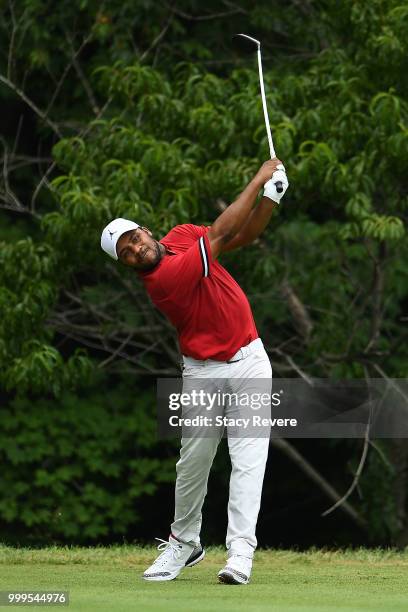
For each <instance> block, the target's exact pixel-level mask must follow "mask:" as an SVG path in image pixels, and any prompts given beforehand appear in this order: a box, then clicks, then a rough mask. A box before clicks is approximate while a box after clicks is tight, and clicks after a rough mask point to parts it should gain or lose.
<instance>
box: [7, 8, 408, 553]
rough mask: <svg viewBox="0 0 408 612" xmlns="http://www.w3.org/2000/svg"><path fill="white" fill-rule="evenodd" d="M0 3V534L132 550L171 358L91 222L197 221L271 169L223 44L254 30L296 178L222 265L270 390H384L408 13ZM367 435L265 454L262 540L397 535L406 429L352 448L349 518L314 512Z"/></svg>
mask: <svg viewBox="0 0 408 612" xmlns="http://www.w3.org/2000/svg"><path fill="white" fill-rule="evenodd" d="M1 11H2V14H1V17H2V18H1V20H0V36H1V41H2V44H1V49H2V53H1V64H0V100H1V105H2V113H1V116H0V125H1V143H2V151H3V153H2V166H3V172H2V179H1V183H0V207H1V208H0V217H1V228H0V240H1V252H0V260H1V261H0V279H1V288H0V305H1V317H0V385H1V396H0V397H1V408H0V415H1V428H0V457H1V464H2V478H1V479H0V490H1V495H0V500H1V501H0V537H1V538H2V539H3V540H4V541H8V542H19V543H27V542H28V543H31V544H33V543H45V542H50V541H58V542H68V543H73V542H78V543H84V542H85V543H96V542H100V541H101V542H109V541H122V540H123V539H127V540H134V539H137V540H149V539H150V538H152V537H154V536H156V535H161V534H162V533H167V531H166V530H167V529H168V525H169V523H170V521H171V519H172V512H173V483H174V477H175V472H174V464H175V459H176V457H177V452H178V450H177V444H176V443H174V444H173V443H170V442H163V441H158V440H157V438H156V430H155V380H156V377H157V376H174V375H177V374H178V372H179V370H178V363H179V359H180V355H179V352H178V347H177V342H176V338H175V335H174V332H173V330H172V329H171V327H170V326H169V324H168V323H167V322H166V321H165V320H164V318H163V317H162V316H161V315H160V313H158V312H157V311H155V310H154V309H153V308H152V306H151V304H150V302H149V300H148V299H147V297H146V295H145V294H144V292H143V290H142V288H141V286H140V284H139V283H138V281H137V279H136V278H135V276H134V274H132V273H131V272H129V271H128V270H124V269H122V268H120V267H119V266H115V265H113V264H112V263H110V262H109V261H108V260H107V258H105V257H103V254H102V253H101V251H100V247H99V238H100V232H101V229H102V227H103V226H104V225H105V224H106V222H107V221H109V220H110V219H111V218H114V217H116V216H123V217H130V218H135V219H137V220H143V223H144V224H145V225H147V226H148V227H150V228H151V229H152V231H153V232H154V235H155V236H156V237H157V238H159V237H161V236H162V235H164V233H166V232H167V231H168V229H169V228H171V227H172V226H174V225H175V224H177V223H184V222H193V223H200V224H201V223H211V221H212V220H213V219H214V218H215V217H216V216H217V215H218V214H219V212H220V211H221V210H223V207H224V206H225V205H226V204H228V203H229V202H231V201H232V200H233V198H234V197H235V196H236V195H237V194H238V193H239V192H240V191H241V190H242V188H243V186H244V185H245V184H246V182H247V181H248V180H250V178H251V177H252V175H253V173H254V172H256V170H257V168H258V167H259V166H260V164H261V163H262V162H263V161H264V160H265V159H267V157H268V146H267V140H266V135H265V130H264V125H263V122H262V108H261V102H260V97H259V91H258V89H259V83H258V77H257V70H256V64H255V60H254V58H252V59H251V58H247V59H242V58H241V57H239V56H238V55H237V54H236V52H235V51H234V49H233V48H232V45H231V36H232V35H233V34H234V33H236V32H242V31H243V32H248V33H250V34H252V35H254V36H256V37H258V38H259V39H260V40H262V45H263V57H264V73H265V86H266V90H267V97H268V105H269V112H270V120H271V125H272V128H273V134H274V140H275V144H276V150H277V152H278V155H279V157H280V158H281V159H282V160H283V161H284V162H285V165H286V168H287V172H288V175H289V178H290V182H291V186H290V191H289V192H288V194H287V195H286V197H285V201H284V204H283V206H281V207H280V208H279V211H278V212H277V213H276V214H275V216H274V218H273V220H272V221H271V223H270V224H269V226H268V228H267V229H266V231H265V232H264V234H263V235H262V236H261V238H260V239H259V240H258V241H257V242H256V243H255V244H254V245H252V246H250V247H247V248H245V249H244V250H242V251H241V252H240V253H239V255H238V254H237V253H232V254H228V255H226V256H224V261H223V263H225V265H226V267H227V268H228V269H229V270H230V271H231V272H232V274H233V275H234V276H235V278H236V279H237V280H238V281H239V282H240V284H241V285H242V286H243V288H244V289H245V291H246V292H247V295H248V297H249V299H250V302H251V304H252V307H253V310H254V314H255V318H256V321H257V326H258V330H259V332H260V335H261V337H262V338H263V340H264V343H265V345H266V348H267V350H268V353H269V355H270V358H271V361H272V365H273V369H274V372H275V376H299V375H300V374H302V375H304V374H306V375H308V376H316V377H332V378H364V377H365V376H371V377H380V378H385V379H388V378H405V377H406V375H407V349H406V337H407V332H406V328H405V324H406V320H407V315H406V309H407V305H408V279H407V272H406V266H405V265H404V264H405V261H406V256H407V240H406V230H405V221H406V216H407V205H408V198H407V195H408V193H407V183H406V168H407V163H408V104H407V93H408V76H407V75H408V59H407V58H408V53H407V51H408V50H407V41H408V7H407V6H406V5H405V4H404V3H403V2H401V1H398V0H373V1H372V2H370V3H355V2H352V1H351V0H344V1H343V2H341V3H339V2H336V1H335V0H315V1H311V0H310V1H307V2H299V1H297V0H289V1H288V2H286V3H285V7H284V9H283V8H282V5H281V3H279V2H278V1H277V0H273V1H269V2H266V1H263V0H261V1H258V2H257V3H256V6H254V3H252V2H249V1H245V0H238V1H236V2H229V1H221V2H220V1H218V2H215V1H210V2H207V3H205V6H203V5H202V3H198V2H193V1H187V0H182V1H179V2H169V3H167V2H151V1H148V0H147V1H137V2H134V1H130V0H122V1H121V2H117V1H114V0H111V1H109V2H103V3H102V4H101V3H99V2H93V1H88V0H72V1H71V2H67V1H66V0H61V1H60V2H58V3H57V4H55V3H53V2H51V1H48V2H47V1H46V0H19V2H15V1H13V0H9V2H8V3H4V5H3V7H2V9H1ZM237 255H238V256H237ZM362 445H363V441H361V440H355V441H346V440H331V441H328V440H326V441H324V440H317V441H316V440H314V441H308V440H298V441H296V442H292V441H291V442H289V441H286V442H283V443H282V444H281V445H280V446H275V447H273V448H271V454H270V460H269V463H268V469H267V474H266V479H265V488H264V502H263V509H262V512H261V516H260V520H259V528H258V536H259V540H260V542H261V543H262V544H264V545H285V546H287V545H292V546H301V547H302V546H309V545H312V544H319V545H323V544H324V545H332V544H333V545H334V544H336V545H342V544H357V543H365V544H390V543H392V544H397V545H399V546H404V545H406V544H407V543H408V517H407V485H408V483H407V475H408V445H407V443H406V442H405V440H388V441H384V440H382V441H381V440H377V441H372V442H370V444H369V445H368V448H367V450H368V453H367V458H366V461H365V465H364V469H363V472H362V475H361V476H360V479H359V482H358V486H357V487H356V489H355V491H354V492H353V494H352V496H351V497H350V498H349V499H348V502H347V504H346V505H344V506H342V508H341V509H338V510H337V511H336V512H334V513H332V514H330V515H329V516H328V517H326V518H322V517H321V513H322V511H324V510H325V509H326V508H327V507H328V506H329V505H331V500H330V499H329V498H328V496H327V490H325V488H324V486H323V487H322V486H321V479H323V480H324V482H325V483H326V484H328V483H331V485H332V486H333V487H334V488H335V489H336V491H338V492H339V495H341V494H342V492H343V491H345V490H346V489H347V488H348V487H349V485H350V482H351V481H352V480H353V476H354V474H355V472H356V469H357V466H358V464H359V461H360V456H361V451H362ZM296 458H297V460H296ZM305 466H309V467H310V466H311V468H312V472H313V474H314V476H313V475H312V478H311V479H310V470H309V472H308V471H307V469H306V467H305ZM228 470H229V463H228V455H227V452H226V449H225V447H224V446H222V448H220V451H219V454H218V456H217V459H216V462H215V465H214V470H213V473H212V476H211V480H210V490H209V495H208V498H207V502H206V506H205V521H204V529H203V538H204V540H205V541H213V542H220V541H221V540H222V539H223V537H224V530H225V522H226V499H227V487H228ZM307 474H309V477H308V476H307ZM319 477H320V480H319ZM219 492H221V493H219ZM300 517H301V519H300Z"/></svg>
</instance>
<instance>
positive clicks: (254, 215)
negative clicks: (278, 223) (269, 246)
mask: <svg viewBox="0 0 408 612" xmlns="http://www.w3.org/2000/svg"><path fill="white" fill-rule="evenodd" d="M277 206H278V205H277V203H276V202H274V201H273V200H271V199H270V198H267V197H263V198H262V199H261V201H260V202H259V204H258V206H257V207H256V208H254V209H253V210H252V211H251V213H250V215H249V217H248V219H247V221H246V223H244V225H243V226H242V228H241V230H240V232H239V235H240V238H241V240H242V242H243V243H244V244H249V243H251V242H253V241H254V240H255V239H256V238H258V236H259V235H260V234H262V232H263V231H264V229H265V227H266V226H267V225H268V223H269V220H270V218H271V216H272V212H273V210H274V209H275V208H276V207H277Z"/></svg>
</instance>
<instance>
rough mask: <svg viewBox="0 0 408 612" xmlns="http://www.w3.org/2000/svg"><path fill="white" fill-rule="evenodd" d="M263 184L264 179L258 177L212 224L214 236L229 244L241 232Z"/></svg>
mask: <svg viewBox="0 0 408 612" xmlns="http://www.w3.org/2000/svg"><path fill="white" fill-rule="evenodd" d="M262 184H263V183H262V179H260V177H259V176H258V175H256V176H255V177H254V178H253V179H252V181H251V182H250V183H248V185H247V186H246V187H245V189H244V191H242V193H240V195H239V196H238V198H237V199H236V200H235V201H234V202H232V204H230V205H229V206H228V207H227V208H226V209H225V210H224V211H223V212H222V213H221V214H220V215H219V217H217V219H216V220H215V221H214V223H213V224H212V226H211V233H212V235H213V236H219V237H222V239H223V241H224V242H228V241H229V240H231V238H233V237H234V236H235V235H236V234H237V233H238V232H239V231H240V230H241V228H242V226H243V225H244V224H245V222H246V221H248V216H249V214H250V213H251V210H252V207H253V205H254V203H255V201H256V197H257V195H258V193H259V190H260V188H261V187H262Z"/></svg>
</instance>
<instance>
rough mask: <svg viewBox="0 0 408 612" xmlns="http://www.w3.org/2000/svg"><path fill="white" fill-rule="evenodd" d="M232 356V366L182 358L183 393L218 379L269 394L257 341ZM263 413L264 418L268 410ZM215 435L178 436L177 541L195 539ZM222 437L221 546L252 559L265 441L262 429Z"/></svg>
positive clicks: (268, 380)
mask: <svg viewBox="0 0 408 612" xmlns="http://www.w3.org/2000/svg"><path fill="white" fill-rule="evenodd" d="M236 357H238V360H237V361H233V362H232V363H228V362H220V361H214V360H211V359H207V360H205V361H198V360H195V359H192V358H190V357H184V370H183V392H184V391H188V389H189V388H191V387H192V384H193V381H194V380H195V381H196V380H197V379H209V380H208V385H209V387H208V388H211V384H214V380H216V381H217V384H218V383H219V381H220V379H222V380H223V381H224V382H225V384H226V385H228V388H229V390H230V391H232V392H234V391H235V392H238V393H239V392H242V391H245V392H249V393H251V392H253V393H256V392H257V391H259V390H261V392H262V393H264V392H268V393H269V394H271V393H272V368H271V365H270V362H269V358H268V356H267V354H266V351H265V349H264V347H263V344H262V341H261V340H260V339H259V338H258V339H257V340H254V341H253V342H251V344H249V345H248V346H247V347H243V348H242V349H240V351H238V353H237V354H236V355H234V357H233V358H232V359H235V358H236ZM240 357H242V358H240ZM257 379H258V381H257ZM259 379H262V383H261V381H260V380H259ZM223 410H224V414H225V416H227V417H228V415H229V407H228V406H225V407H224V408H223ZM268 410H269V415H268V416H270V408H268ZM231 414H233V413H232V412H231ZM235 414H236V413H235ZM263 414H264V415H265V412H264V413H263ZM183 416H184V409H183ZM221 437H222V430H221V431H220V432H219V435H218V434H217V435H214V433H213V434H212V437H198V435H197V437H196V436H192V437H184V436H183V437H182V440H181V450H180V459H179V461H178V462H177V466H176V471H177V480H176V490H175V518H174V522H173V524H172V525H171V532H172V534H173V535H174V536H176V537H177V538H178V539H180V540H181V541H184V542H189V543H198V542H199V541H200V529H201V520H202V516H201V510H202V506H203V503H204V498H205V496H206V493H207V482H208V475H209V472H210V468H211V465H212V463H213V460H214V457H215V453H216V451H217V447H218V444H219V442H220V439H221ZM227 437H228V449H229V454H230V459H231V465H232V471H231V478H230V488H229V502H228V530H227V537H226V547H227V550H228V556H231V555H232V554H240V555H244V556H246V557H250V558H252V556H253V554H254V550H255V548H256V545H257V540H256V536H255V529H256V522H257V519H258V513H259V508H260V503H261V494H262V485H263V478H264V473H265V465H266V460H267V457H268V449H269V437H268V436H266V435H265V431H264V432H263V434H262V437H241V436H234V437H230V435H229V430H228V428H227Z"/></svg>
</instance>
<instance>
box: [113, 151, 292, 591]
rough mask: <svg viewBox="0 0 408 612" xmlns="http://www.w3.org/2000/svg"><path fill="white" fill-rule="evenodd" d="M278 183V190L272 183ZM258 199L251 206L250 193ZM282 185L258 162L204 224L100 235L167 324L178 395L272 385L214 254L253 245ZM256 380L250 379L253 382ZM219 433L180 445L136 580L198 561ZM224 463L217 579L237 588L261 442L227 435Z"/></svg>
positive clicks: (253, 511)
mask: <svg viewBox="0 0 408 612" xmlns="http://www.w3.org/2000/svg"><path fill="white" fill-rule="evenodd" d="M277 181H281V187H280V193H278V192H277V188H276V183H277ZM262 187H264V194H263V197H262V198H261V200H260V202H259V204H258V205H257V206H255V203H256V200H257V196H258V193H259V191H260V189H261V188H262ZM287 187H288V181H287V177H286V173H285V169H284V167H283V165H282V162H280V161H279V160H278V159H276V158H274V159H272V160H269V161H267V162H265V163H264V164H263V165H262V166H261V168H260V169H259V170H258V172H257V173H256V175H255V176H254V178H253V179H252V180H251V181H250V182H249V184H248V185H247V186H246V187H245V189H244V190H243V191H242V193H241V194H240V195H239V196H238V197H237V199H236V200H235V201H234V202H233V203H232V204H230V205H229V206H228V207H227V208H226V209H225V210H224V211H223V212H222V213H221V214H220V215H219V216H218V217H217V219H216V220H215V221H214V223H213V224H212V225H211V227H205V226H197V225H191V224H185V225H178V226H176V227H174V228H173V229H172V230H171V231H170V232H169V233H168V234H167V235H166V236H164V238H162V239H161V240H159V241H157V240H155V239H154V238H153V236H152V233H151V232H150V230H149V229H148V228H147V227H143V226H140V225H138V224H137V223H135V222H133V221H129V220H126V219H115V220H113V221H111V222H110V223H109V224H108V225H107V226H106V227H105V229H104V230H103V232H102V237H101V247H102V249H103V250H104V251H105V252H106V253H107V254H108V255H110V256H111V257H112V258H113V259H115V260H120V261H121V262H122V263H123V264H125V265H126V266H129V267H131V268H134V269H135V270H136V271H137V273H138V275H139V277H140V279H141V281H142V282H143V284H144V286H145V288H146V290H147V292H148V294H149V295H150V298H151V300H152V302H153V303H154V305H155V306H156V307H157V308H158V309H159V310H160V311H161V312H162V313H164V315H165V316H166V317H168V319H169V320H170V322H171V323H172V324H173V325H174V326H175V328H176V329H177V332H178V338H179V345H180V350H181V353H182V355H183V391H184V389H185V388H186V389H188V388H191V386H192V384H193V381H196V380H197V379H200V380H201V379H208V381H209V383H210V382H211V381H214V380H215V379H222V380H224V381H226V384H227V385H228V390H230V391H236V390H237V389H238V388H239V386H240V381H242V379H244V380H245V388H246V389H247V388H248V386H249V387H250V388H251V389H252V390H256V389H257V385H259V383H260V381H261V380H262V382H263V390H264V389H265V381H267V383H268V388H269V391H271V389H272V369H271V365H270V362H269V359H268V356H267V354H266V351H265V349H264V347H263V344H262V341H261V339H260V338H259V337H258V333H257V330H256V326H255V322H254V319H253V315H252V312H251V307H250V305H249V302H248V300H247V298H246V296H245V294H244V293H243V291H242V289H241V288H240V287H239V285H238V284H237V283H236V281H235V280H234V279H233V278H232V277H231V276H230V274H229V273H228V272H227V271H226V270H225V268H223V266H222V265H221V264H220V263H219V262H218V261H217V259H218V257H219V255H221V254H222V253H225V252H226V251H232V250H234V249H238V248H240V247H243V246H245V245H248V244H250V243H251V242H253V241H254V240H255V239H256V238H257V237H258V236H259V235H260V234H261V232H262V231H263V229H264V228H265V226H266V225H267V223H268V221H269V219H270V217H271V214H272V211H273V209H274V207H275V205H276V203H279V201H280V199H281V198H282V196H283V195H284V193H285V192H286V189H287ZM257 379H258V380H257ZM220 437H221V435H220V436H216V437H215V436H212V437H208V436H207V437H203V436H200V435H192V436H189V437H185V436H184V435H183V437H182V441H181V450H180V459H179V461H178V463H177V468H176V470H177V479H176V489H175V517H174V522H173V523H172V525H171V533H170V536H169V539H168V541H166V540H160V541H161V544H160V545H159V546H158V548H159V550H161V551H162V552H161V554H160V555H159V556H158V557H157V559H156V560H155V561H154V563H153V564H152V565H151V566H150V567H149V568H148V569H147V570H146V571H145V572H144V574H143V578H144V579H146V580H154V581H163V580H173V579H174V578H176V577H177V576H178V574H179V573H180V572H181V571H182V570H183V569H184V568H185V567H191V566H192V565H195V564H196V563H198V562H199V561H201V560H202V559H203V558H204V554H205V552H204V549H203V547H202V545H201V543H200V529H201V510H202V506H203V503H204V498H205V495H206V493H207V481H208V475H209V471H210V468H211V465H212V462H213V459H214V456H215V453H216V450H217V446H218V443H219V440H220ZM227 437H228V448H229V454H230V458H231V464H232V472H231V479H230V491H229V502H228V530H227V536H226V547H227V562H226V565H225V567H224V568H223V569H222V570H221V571H220V572H219V573H218V578H219V580H220V581H221V582H224V583H227V584H247V583H248V582H249V579H250V575H251V569H252V559H253V556H254V551H255V548H256V546H257V540H256V537H255V529H256V522H257V519H258V513H259V507H260V501H261V493H262V484H263V478H264V472H265V464H266V460H267V456H268V448H269V437H267V436H263V437H262V436H261V437H259V436H258V437H257V436H254V437H245V436H240V435H234V436H230V435H228V436H227Z"/></svg>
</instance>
